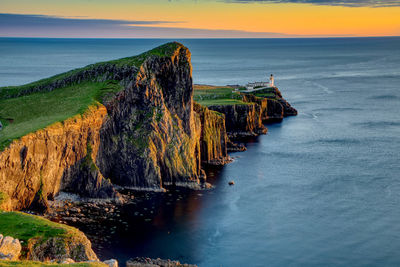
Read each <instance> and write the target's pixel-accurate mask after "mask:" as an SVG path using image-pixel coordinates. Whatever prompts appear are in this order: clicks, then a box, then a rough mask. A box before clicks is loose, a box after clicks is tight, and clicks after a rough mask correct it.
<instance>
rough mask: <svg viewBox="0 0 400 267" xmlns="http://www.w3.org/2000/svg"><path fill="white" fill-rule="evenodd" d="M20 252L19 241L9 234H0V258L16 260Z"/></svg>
mask: <svg viewBox="0 0 400 267" xmlns="http://www.w3.org/2000/svg"><path fill="white" fill-rule="evenodd" d="M20 254H21V243H20V242H19V240H18V239H15V238H12V237H11V236H6V237H3V235H1V234H0V260H12V261H15V260H18V258H19V255H20Z"/></svg>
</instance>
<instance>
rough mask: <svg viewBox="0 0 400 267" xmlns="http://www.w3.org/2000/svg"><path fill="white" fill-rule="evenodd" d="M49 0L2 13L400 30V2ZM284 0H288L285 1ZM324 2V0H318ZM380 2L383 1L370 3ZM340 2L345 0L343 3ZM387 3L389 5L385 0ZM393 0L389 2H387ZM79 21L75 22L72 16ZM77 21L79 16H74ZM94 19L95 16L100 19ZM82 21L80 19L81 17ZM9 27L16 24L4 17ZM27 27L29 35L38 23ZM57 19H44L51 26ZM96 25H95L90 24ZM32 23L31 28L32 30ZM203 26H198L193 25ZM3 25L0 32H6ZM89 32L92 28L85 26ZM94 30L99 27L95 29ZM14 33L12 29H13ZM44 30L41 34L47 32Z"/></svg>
mask: <svg viewBox="0 0 400 267" xmlns="http://www.w3.org/2000/svg"><path fill="white" fill-rule="evenodd" d="M271 2H272V1H212V0H209V1H191V0H182V1H164V0H148V1H139V0H132V1H126V0H117V1H112V2H109V1H95V2H93V1H66V0H60V1H52V2H49V1H45V0H38V1H35V2H34V3H33V2H32V1H28V0H3V1H2V11H1V12H2V13H13V14H40V15H49V16H55V17H57V18H72V17H73V18H77V19H78V20H81V21H82V23H83V24H82V25H83V26H82V27H83V29H82V31H84V29H85V27H88V26H87V23H88V20H91V19H105V20H127V21H136V22H137V23H130V24H129V23H127V24H126V25H120V24H118V23H114V24H113V25H114V26H113V29H112V30H107V27H104V25H102V27H103V29H104V30H103V31H100V30H99V32H98V34H103V35H104V36H103V37H107V35H109V34H111V32H112V37H166V36H170V37H207V36H210V37H218V36H219V37H297V36H307V37H308V36H396V35H400V19H399V14H400V7H399V5H400V2H399V3H397V5H396V0H388V1H385V0H383V1H367V0H364V1H359V3H360V4H358V5H357V4H354V3H353V2H352V3H353V4H351V5H350V4H348V5H346V3H347V2H349V1H336V2H335V1H329V0H326V1H324V2H323V3H324V4H323V5H315V4H312V2H313V1H311V0H310V1H302V2H308V3H301V4H298V3H297V4H296V3H295V2H298V1H286V0H285V1H274V2H279V3H271ZM283 2H284V3H283ZM314 2H318V3H320V2H321V1H314ZM375 2H379V3H382V4H381V5H380V6H379V7H375V6H372V4H371V3H375ZM389 2H390V3H389ZM340 3H345V4H344V5H340ZM385 3H386V5H385ZM389 4H390V5H389ZM63 22H64V23H65V24H62V25H63V27H61V28H60V31H61V32H60V34H61V33H62V32H63V31H64V33H65V34H70V33H71V29H69V28H68V27H70V25H71V23H69V21H63ZM74 23H75V22H74ZM76 23H78V22H76ZM85 23H86V24H85ZM96 23H97V22H96V21H94V22H93V24H94V25H96ZM78 24H79V23H78ZM3 25H7V26H6V27H11V26H12V25H10V24H7V23H3ZM32 25H33V24H31V25H30V26H29V27H25V31H26V33H27V35H29V34H34V32H35V27H34V26H32ZM57 25H58V24H57V23H54V22H51V23H50V22H49V23H48V25H46V23H44V24H42V25H41V27H45V28H46V27H47V28H46V29H47V30H48V31H47V32H52V30H54V28H55V27H57ZM92 26H93V25H92ZM28 29H29V31H28ZM200 29H201V30H203V31H201V32H196V31H194V30H200ZM3 31H5V29H3V30H2V31H0V35H3V36H4V33H3ZM86 32H87V34H88V36H90V34H91V33H93V28H90V29H89V28H87V29H86ZM94 32H96V31H94ZM11 33H12V32H11ZM45 33H46V31H43V32H42V34H45Z"/></svg>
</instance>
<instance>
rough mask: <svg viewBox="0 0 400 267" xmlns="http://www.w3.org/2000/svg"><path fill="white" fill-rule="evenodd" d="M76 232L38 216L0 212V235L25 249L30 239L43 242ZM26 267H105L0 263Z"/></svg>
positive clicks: (4, 266) (94, 266)
mask: <svg viewBox="0 0 400 267" xmlns="http://www.w3.org/2000/svg"><path fill="white" fill-rule="evenodd" d="M77 231H78V230H77V229H75V228H73V227H70V226H67V225H63V224H58V223H55V222H51V221H49V220H46V219H44V218H42V217H39V216H34V215H29V214H25V213H22V212H1V211H0V234H2V235H3V236H12V237H14V238H17V239H19V240H20V241H22V242H21V243H22V246H23V247H26V246H27V245H28V241H29V240H30V239H32V238H40V239H41V240H43V241H45V240H47V239H49V238H51V237H67V236H68V235H73V234H74V233H75V232H77ZM11 266H27V267H42V266H43V267H67V266H71V267H106V266H107V265H106V264H103V263H101V262H93V263H75V264H56V263H42V262H36V261H0V267H11Z"/></svg>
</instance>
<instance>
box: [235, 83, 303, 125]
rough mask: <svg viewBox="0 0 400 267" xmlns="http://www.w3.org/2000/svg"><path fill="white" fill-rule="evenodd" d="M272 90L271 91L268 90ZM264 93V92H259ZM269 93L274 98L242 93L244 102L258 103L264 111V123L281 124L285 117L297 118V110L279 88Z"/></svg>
mask: <svg viewBox="0 0 400 267" xmlns="http://www.w3.org/2000/svg"><path fill="white" fill-rule="evenodd" d="M268 90H270V89H268ZM259 92H260V93H262V92H263V91H262V90H261V91H259ZM268 93H270V94H272V95H273V97H258V96H256V95H253V94H248V93H242V94H241V95H242V100H243V101H244V102H249V103H257V104H258V105H259V106H260V108H261V110H262V113H261V114H262V120H263V122H279V121H282V119H283V118H284V117H288V116H296V115H297V110H296V109H295V108H293V107H292V106H291V105H290V104H289V103H288V102H287V101H286V100H285V99H284V98H283V97H282V94H281V92H280V91H279V89H278V88H276V87H274V88H273V91H272V92H270V91H268Z"/></svg>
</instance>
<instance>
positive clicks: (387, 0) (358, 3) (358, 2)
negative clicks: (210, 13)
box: [222, 0, 400, 7]
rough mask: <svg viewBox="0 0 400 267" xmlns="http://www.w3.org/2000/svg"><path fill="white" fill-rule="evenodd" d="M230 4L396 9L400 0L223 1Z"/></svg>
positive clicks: (399, 4)
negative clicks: (284, 4) (289, 4)
mask: <svg viewBox="0 0 400 267" xmlns="http://www.w3.org/2000/svg"><path fill="white" fill-rule="evenodd" d="M222 1H223V2H228V3H274V4H282V3H292V4H313V5H329V6H347V7H395V6H400V0H222Z"/></svg>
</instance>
